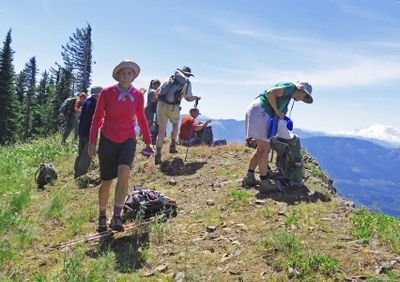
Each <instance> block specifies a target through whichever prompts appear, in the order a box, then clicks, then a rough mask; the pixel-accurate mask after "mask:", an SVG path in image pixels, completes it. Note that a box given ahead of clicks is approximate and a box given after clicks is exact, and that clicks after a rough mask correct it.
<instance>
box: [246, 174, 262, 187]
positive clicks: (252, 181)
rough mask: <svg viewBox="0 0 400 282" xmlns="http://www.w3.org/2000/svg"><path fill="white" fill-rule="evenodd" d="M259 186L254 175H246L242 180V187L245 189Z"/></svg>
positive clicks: (258, 181)
mask: <svg viewBox="0 0 400 282" xmlns="http://www.w3.org/2000/svg"><path fill="white" fill-rule="evenodd" d="M259 184H260V180H258V179H257V178H256V176H255V175H254V174H247V175H246V176H245V178H243V181H242V186H243V187H244V188H246V187H253V186H256V185H259Z"/></svg>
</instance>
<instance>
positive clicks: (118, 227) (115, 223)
mask: <svg viewBox="0 0 400 282" xmlns="http://www.w3.org/2000/svg"><path fill="white" fill-rule="evenodd" d="M110 228H111V229H112V230H115V231H118V232H124V226H123V225H122V218H121V217H120V216H115V215H114V216H113V217H112V218H111V222H110Z"/></svg>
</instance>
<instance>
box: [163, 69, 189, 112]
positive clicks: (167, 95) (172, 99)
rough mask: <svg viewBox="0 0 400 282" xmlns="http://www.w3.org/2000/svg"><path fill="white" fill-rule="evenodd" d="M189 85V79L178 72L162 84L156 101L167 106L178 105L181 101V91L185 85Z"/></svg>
mask: <svg viewBox="0 0 400 282" xmlns="http://www.w3.org/2000/svg"><path fill="white" fill-rule="evenodd" d="M187 83H190V81H189V79H188V78H187V77H186V76H185V75H184V74H183V73H182V72H180V71H179V70H177V71H176V72H175V75H173V76H171V77H170V79H169V80H168V81H167V82H164V83H163V85H162V86H161V88H160V93H159V94H158V100H160V101H163V102H165V103H167V104H173V105H180V103H181V99H182V90H183V87H184V86H185V84H187Z"/></svg>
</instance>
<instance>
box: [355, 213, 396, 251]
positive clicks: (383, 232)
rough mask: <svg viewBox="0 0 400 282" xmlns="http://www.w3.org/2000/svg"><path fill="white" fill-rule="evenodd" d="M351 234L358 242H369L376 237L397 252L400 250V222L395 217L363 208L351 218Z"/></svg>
mask: <svg viewBox="0 0 400 282" xmlns="http://www.w3.org/2000/svg"><path fill="white" fill-rule="evenodd" d="M350 220H351V223H352V227H351V228H350V233H351V234H352V235H353V236H354V238H355V239H357V240H362V241H366V242H368V241H369V240H370V239H371V238H372V237H373V236H376V237H377V239H378V240H379V242H381V243H382V244H385V245H387V246H389V248H390V250H391V251H393V252H396V251H398V250H399V249H400V221H399V219H397V218H395V217H390V216H387V215H384V214H379V213H371V212H369V211H368V210H366V209H365V208H363V207H360V208H358V209H356V210H355V215H354V216H353V217H351V219H350Z"/></svg>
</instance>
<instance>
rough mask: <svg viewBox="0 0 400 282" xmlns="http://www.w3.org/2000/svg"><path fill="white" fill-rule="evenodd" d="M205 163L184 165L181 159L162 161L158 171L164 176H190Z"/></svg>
mask: <svg viewBox="0 0 400 282" xmlns="http://www.w3.org/2000/svg"><path fill="white" fill-rule="evenodd" d="M206 163H207V162H187V163H185V162H184V161H183V160H182V159H181V158H174V159H171V160H166V161H163V162H162V163H161V165H160V170H161V172H162V173H164V174H165V175H169V176H177V175H192V174H195V173H196V171H198V170H199V169H200V168H202V167H203V166H204V165H205V164H206Z"/></svg>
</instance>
